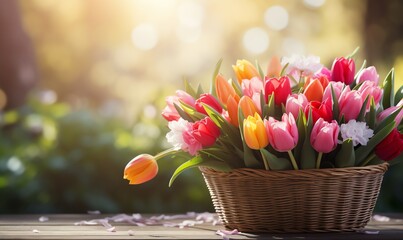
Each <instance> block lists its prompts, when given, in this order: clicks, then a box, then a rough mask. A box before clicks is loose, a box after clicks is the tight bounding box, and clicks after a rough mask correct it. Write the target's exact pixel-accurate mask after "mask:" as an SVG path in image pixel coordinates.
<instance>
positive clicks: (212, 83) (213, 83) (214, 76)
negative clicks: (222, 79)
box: [210, 58, 223, 97]
mask: <svg viewBox="0 0 403 240" xmlns="http://www.w3.org/2000/svg"><path fill="white" fill-rule="evenodd" d="M222 60H223V59H222V58H221V59H220V60H218V62H217V64H216V65H215V69H214V73H213V77H212V80H211V85H210V93H211V95H213V96H214V97H217V95H216V89H215V80H216V77H217V75H218V73H219V71H220V68H221V63H222Z"/></svg>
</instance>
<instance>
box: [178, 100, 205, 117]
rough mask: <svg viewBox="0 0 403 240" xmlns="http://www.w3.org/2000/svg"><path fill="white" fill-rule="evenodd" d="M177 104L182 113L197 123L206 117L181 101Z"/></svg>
mask: <svg viewBox="0 0 403 240" xmlns="http://www.w3.org/2000/svg"><path fill="white" fill-rule="evenodd" d="M179 104H180V107H181V109H183V111H184V112H185V113H187V114H188V115H189V116H190V117H191V118H192V119H193V121H197V120H200V119H203V118H205V117H206V115H204V114H203V113H199V112H198V111H196V109H194V108H193V107H192V106H190V105H188V104H186V103H185V102H183V101H182V100H179Z"/></svg>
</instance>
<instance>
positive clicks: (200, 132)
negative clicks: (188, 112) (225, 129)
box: [183, 117, 221, 155]
mask: <svg viewBox="0 0 403 240" xmlns="http://www.w3.org/2000/svg"><path fill="white" fill-rule="evenodd" d="M220 133H221V132H220V129H219V128H218V127H217V125H215V123H214V122H213V120H211V119H210V118H209V117H205V118H203V119H202V120H200V121H197V122H195V123H193V124H192V127H191V128H190V129H189V131H187V132H183V141H184V142H185V143H186V144H187V146H188V151H189V153H190V154H191V155H195V154H196V152H197V151H198V150H200V149H202V148H203V147H209V146H211V145H213V144H214V143H215V141H216V140H217V138H218V137H219V136H220Z"/></svg>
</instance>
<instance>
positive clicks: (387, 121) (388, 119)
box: [374, 106, 403, 133]
mask: <svg viewBox="0 0 403 240" xmlns="http://www.w3.org/2000/svg"><path fill="white" fill-rule="evenodd" d="M402 108H403V106H400V107H399V108H398V109H396V110H395V111H393V112H392V113H391V114H390V115H389V116H387V117H386V118H385V119H383V120H382V122H380V123H379V125H378V126H376V127H375V130H374V132H375V133H377V132H378V131H380V130H381V129H383V128H384V127H385V126H386V125H388V124H390V123H391V122H392V121H395V119H396V116H397V115H398V114H399V113H400V111H401V110H402Z"/></svg>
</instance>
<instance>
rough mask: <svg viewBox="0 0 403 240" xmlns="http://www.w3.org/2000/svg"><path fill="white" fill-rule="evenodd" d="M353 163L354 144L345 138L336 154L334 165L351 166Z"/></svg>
mask: <svg viewBox="0 0 403 240" xmlns="http://www.w3.org/2000/svg"><path fill="white" fill-rule="evenodd" d="M354 164H355V153H354V144H353V140H352V139H350V138H349V139H346V140H345V141H344V142H343V144H342V145H341V149H340V151H339V152H338V153H337V155H336V167H338V168H343V167H353V166H354Z"/></svg>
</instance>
